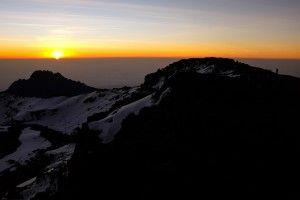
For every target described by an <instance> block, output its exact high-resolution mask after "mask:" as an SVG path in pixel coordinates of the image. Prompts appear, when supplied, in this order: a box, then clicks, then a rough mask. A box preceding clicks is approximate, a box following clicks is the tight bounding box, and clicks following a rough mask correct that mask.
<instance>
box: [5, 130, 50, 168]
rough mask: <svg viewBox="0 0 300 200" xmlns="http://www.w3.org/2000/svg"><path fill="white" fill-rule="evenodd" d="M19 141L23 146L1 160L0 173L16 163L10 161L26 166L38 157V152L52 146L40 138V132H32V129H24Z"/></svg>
mask: <svg viewBox="0 0 300 200" xmlns="http://www.w3.org/2000/svg"><path fill="white" fill-rule="evenodd" d="M19 140H20V142H21V143H22V144H21V145H20V146H19V147H18V148H17V150H16V151H15V152H14V153H12V154H9V155H7V156H5V157H4V158H2V159H1V160H0V172H2V171H4V170H6V169H8V168H10V167H12V166H13V165H14V163H12V162H10V161H14V162H18V163H20V164H25V162H26V161H28V160H30V158H33V157H34V156H35V155H36V153H35V151H36V150H38V149H46V148H48V147H50V146H51V143H50V142H49V141H48V140H46V139H45V138H43V137H41V136H40V132H39V131H35V130H32V129H31V128H26V129H24V130H23V131H22V133H21V135H20V137H19Z"/></svg>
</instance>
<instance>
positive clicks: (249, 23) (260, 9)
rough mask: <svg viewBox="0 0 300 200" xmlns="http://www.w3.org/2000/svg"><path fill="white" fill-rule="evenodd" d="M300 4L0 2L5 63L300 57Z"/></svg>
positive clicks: (265, 0)
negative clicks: (9, 60)
mask: <svg viewBox="0 0 300 200" xmlns="http://www.w3.org/2000/svg"><path fill="white" fill-rule="evenodd" d="M299 11H300V1H299V0H284V1H283V0H251V1H250V0H151V1H143V0H110V1H101V0H1V6H0V25H1V31H0V57H1V58H45V57H48V58H55V57H56V58H60V57H199V56H222V57H236V58H237V57H244V58H297V59H299V58H300V37H299V36H300V12H299Z"/></svg>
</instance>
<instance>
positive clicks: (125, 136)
mask: <svg viewBox="0 0 300 200" xmlns="http://www.w3.org/2000/svg"><path fill="white" fill-rule="evenodd" d="M207 61H209V63H210V64H214V65H216V66H218V68H219V69H220V70H224V68H225V69H228V67H230V68H232V67H234V68H235V69H236V70H237V71H238V72H239V73H240V74H241V75H240V76H239V77H235V78H231V77H226V76H221V75H220V74H218V73H212V74H206V75H203V74H199V73H196V72H195V71H196V70H193V68H194V67H195V66H198V64H199V62H204V63H205V62H207ZM233 64H234V66H232V65H233ZM223 65H224V67H222V66H223ZM186 66H189V68H190V69H191V70H185V69H186ZM180 69H184V70H180ZM162 76H165V77H167V80H166V82H165V84H164V86H162V88H161V89H160V90H164V89H165V88H167V87H171V88H172V90H171V92H170V93H169V94H168V95H167V96H166V98H164V99H163V101H162V102H161V103H160V104H159V105H157V106H153V107H150V108H145V109H143V110H142V111H141V112H140V114H139V115H137V116H135V115H130V116H129V117H128V118H127V119H125V120H124V121H123V124H122V129H121V131H120V132H119V133H118V134H117V136H116V138H115V140H114V141H113V142H111V143H109V144H102V143H101V141H100V139H99V138H98V137H97V134H98V133H96V132H93V131H89V130H82V132H81V134H80V135H78V140H77V147H76V151H75V154H74V156H73V158H72V160H71V162H70V176H69V178H68V180H67V181H66V182H65V183H64V184H61V188H60V191H59V193H58V194H57V195H56V196H55V199H92V198H103V199H118V198H127V197H128V198H130V199H173V198H176V199H221V198H222V199H223V198H224V199H225V198H229V199H275V198H277V199H278V198H279V199H299V198H300V193H299V189H298V186H299V184H298V183H297V182H298V180H299V178H300V175H299V172H298V171H299V170H298V169H299V168H300V165H299V162H298V158H299V156H300V142H299V141H300V140H299V132H300V130H299V129H300V128H299V126H298V117H297V115H298V114H299V113H300V105H299V102H300V87H299V86H300V79H299V78H294V77H290V76H284V75H278V74H275V73H273V72H271V71H268V70H263V69H259V68H254V67H251V66H248V65H245V64H241V63H237V62H235V61H233V60H230V59H217V58H208V59H188V60H182V61H179V62H177V63H174V64H172V65H170V66H169V67H167V68H164V69H162V70H158V72H156V73H153V74H150V75H148V76H146V78H145V79H146V81H145V83H144V84H143V87H145V88H148V89H153V85H155V84H156V83H157V82H158V80H159V79H160V78H161V77H162ZM153 90H154V91H155V89H153ZM156 92H159V91H156ZM100 134H101V133H100Z"/></svg>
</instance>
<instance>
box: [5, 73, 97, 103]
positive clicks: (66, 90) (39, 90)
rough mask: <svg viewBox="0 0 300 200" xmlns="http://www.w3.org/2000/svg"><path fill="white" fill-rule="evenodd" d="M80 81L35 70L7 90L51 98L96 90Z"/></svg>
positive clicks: (19, 93)
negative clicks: (27, 77)
mask: <svg viewBox="0 0 300 200" xmlns="http://www.w3.org/2000/svg"><path fill="white" fill-rule="evenodd" d="M95 90H96V88H93V87H90V86H87V85H85V84H84V83H81V82H79V81H73V80H71V79H67V78H65V77H64V76H62V75H61V74H60V73H58V72H57V73H53V72H51V71H47V70H38V71H34V72H33V73H32V75H31V76H30V78H29V79H27V80H25V79H20V80H18V81H15V82H13V83H12V84H11V85H10V86H9V88H8V89H7V90H6V91H5V92H7V93H10V94H15V95H19V96H25V97H42V98H51V97H55V96H67V97H71V96H76V95H79V94H83V93H89V92H93V91H95Z"/></svg>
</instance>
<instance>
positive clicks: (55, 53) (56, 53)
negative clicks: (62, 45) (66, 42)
mask: <svg viewBox="0 0 300 200" xmlns="http://www.w3.org/2000/svg"><path fill="white" fill-rule="evenodd" d="M51 55H52V56H54V57H55V59H56V60H58V59H60V58H61V57H62V56H63V55H64V53H63V51H61V50H55V51H52V52H51Z"/></svg>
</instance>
